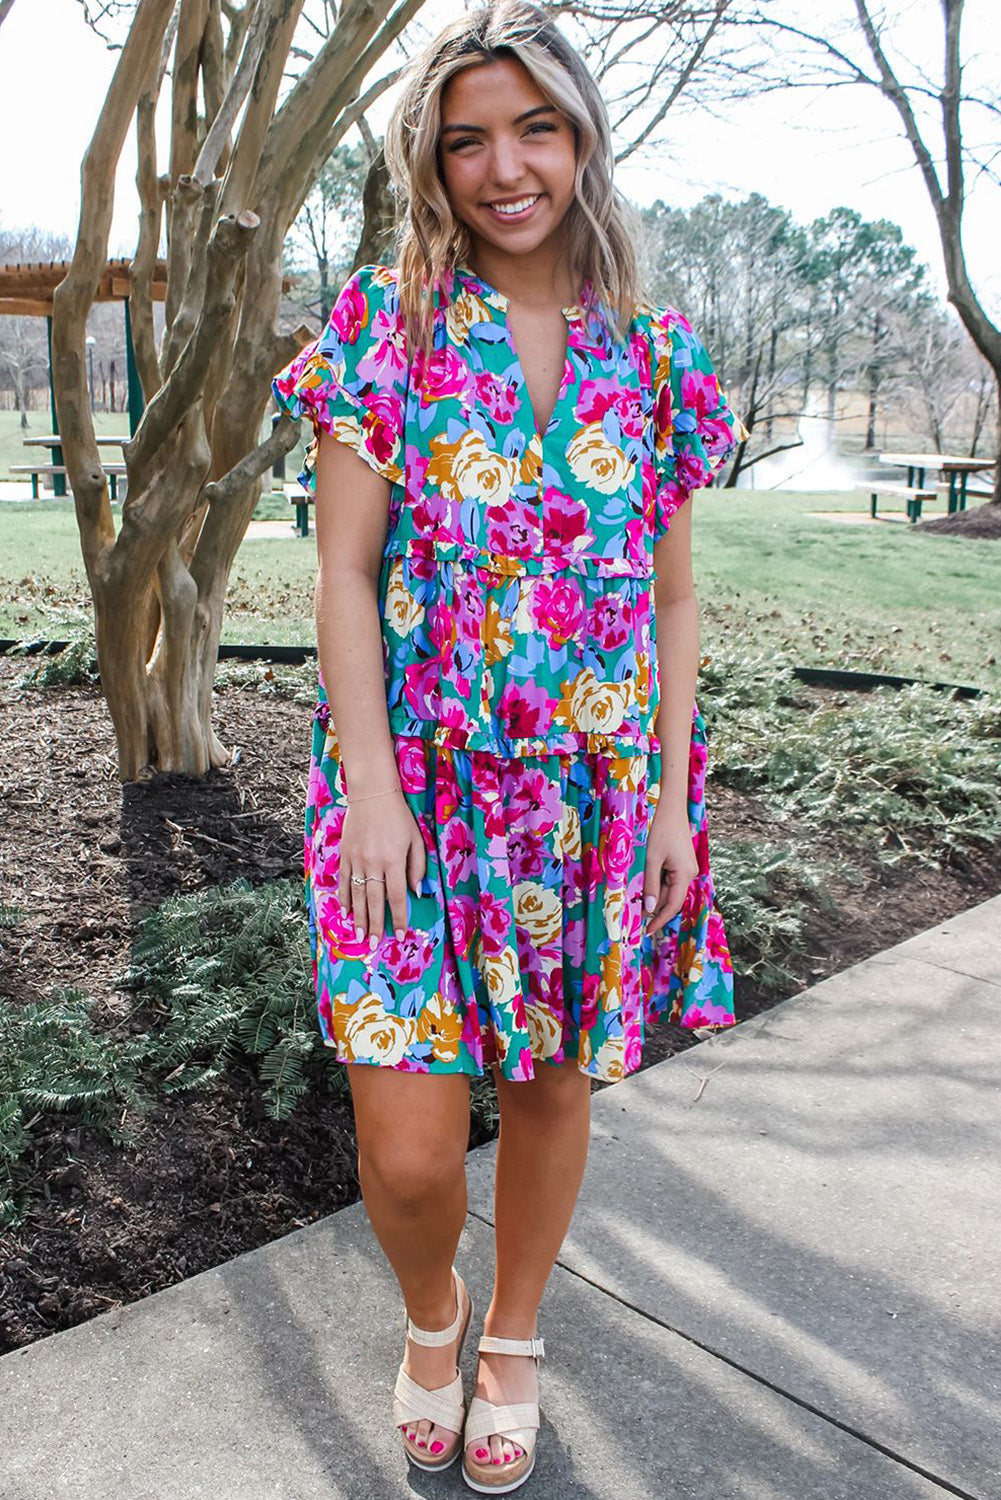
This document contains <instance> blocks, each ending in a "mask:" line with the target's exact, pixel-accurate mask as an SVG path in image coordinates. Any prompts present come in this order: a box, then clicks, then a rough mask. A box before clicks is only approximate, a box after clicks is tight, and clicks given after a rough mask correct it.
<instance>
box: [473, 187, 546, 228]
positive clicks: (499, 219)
mask: <svg viewBox="0 0 1001 1500" xmlns="http://www.w3.org/2000/svg"><path fill="white" fill-rule="evenodd" d="M527 196H528V194H527V193H523V194H522V197H527ZM544 196H545V195H544V194H543V193H536V195H535V201H534V203H530V204H529V206H528V207H527V208H525V209H522V211H521V213H520V214H503V213H500V212H499V211H498V210H497V209H496V208H494V206H493V204H492V203H485V204H484V205H483V206H484V208H485V209H486V210H487V213H488V214H489V215H490V217H491V219H493V221H494V223H495V224H524V222H525V220H526V219H529V218H531V216H532V214H534V213H535V210H536V209H537V208H538V206H539V204H540V203H541V202H542V199H543V197H544ZM496 201H497V202H498V203H503V202H504V201H505V200H504V199H503V198H498V199H497V200H496ZM507 201H508V202H509V203H517V202H518V199H517V198H509V199H508V200H507Z"/></svg>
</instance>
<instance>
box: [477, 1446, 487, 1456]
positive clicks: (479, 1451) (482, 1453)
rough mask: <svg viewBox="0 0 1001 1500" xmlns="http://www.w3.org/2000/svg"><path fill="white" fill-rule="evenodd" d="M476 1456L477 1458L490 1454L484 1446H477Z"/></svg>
mask: <svg viewBox="0 0 1001 1500" xmlns="http://www.w3.org/2000/svg"><path fill="white" fill-rule="evenodd" d="M476 1457H477V1458H489V1457H490V1454H489V1453H488V1452H487V1450H486V1449H485V1448H477V1450H476Z"/></svg>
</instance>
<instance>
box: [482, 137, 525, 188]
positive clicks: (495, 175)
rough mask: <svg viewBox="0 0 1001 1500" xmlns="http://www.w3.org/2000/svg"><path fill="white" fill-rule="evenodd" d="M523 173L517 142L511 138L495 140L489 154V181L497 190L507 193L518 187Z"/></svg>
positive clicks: (522, 163) (523, 168)
mask: <svg viewBox="0 0 1001 1500" xmlns="http://www.w3.org/2000/svg"><path fill="white" fill-rule="evenodd" d="M524 172H525V166H524V161H523V159H522V153H521V145H520V143H519V141H518V140H517V139H516V138H515V137H511V136H500V137H498V138H496V139H495V140H494V141H493V143H492V146H491V152H490V180H491V181H492V182H494V183H496V185H497V187H498V188H502V189H503V190H504V191H505V192H509V191H510V190H511V189H512V188H515V187H517V186H518V185H519V183H520V182H521V181H522V178H523V176H524Z"/></svg>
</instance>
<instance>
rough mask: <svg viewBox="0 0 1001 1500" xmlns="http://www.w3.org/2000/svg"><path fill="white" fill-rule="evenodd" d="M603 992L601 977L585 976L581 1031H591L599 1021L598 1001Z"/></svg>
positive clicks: (591, 974) (581, 1004)
mask: <svg viewBox="0 0 1001 1500" xmlns="http://www.w3.org/2000/svg"><path fill="white" fill-rule="evenodd" d="M600 992H601V975H600V974H596V973H593V972H592V973H589V974H585V975H584V994H583V997H582V999H581V1003H580V1029H581V1031H590V1030H591V1027H592V1026H594V1025H595V1023H596V1022H597V1019H598V1001H599V998H600Z"/></svg>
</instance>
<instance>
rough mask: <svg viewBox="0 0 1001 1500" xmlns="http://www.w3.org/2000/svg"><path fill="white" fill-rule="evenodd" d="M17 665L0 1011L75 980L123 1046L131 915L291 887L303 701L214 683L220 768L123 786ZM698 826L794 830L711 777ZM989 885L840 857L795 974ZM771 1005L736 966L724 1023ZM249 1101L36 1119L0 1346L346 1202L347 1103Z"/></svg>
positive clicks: (2, 785)
mask: <svg viewBox="0 0 1001 1500" xmlns="http://www.w3.org/2000/svg"><path fill="white" fill-rule="evenodd" d="M23 670H24V663H23V662H20V661H13V660H10V659H3V658H0V711H2V713H3V716H4V726H5V727H4V754H3V760H2V763H0V796H2V799H3V802H4V804H5V808H6V819H5V825H6V826H5V838H4V841H3V847H2V852H0V900H2V901H3V902H6V903H8V904H10V905H12V906H15V907H18V908H20V909H22V910H23V911H24V912H25V916H24V918H23V920H21V921H19V922H18V923H17V924H16V925H15V926H13V927H11V928H9V929H7V930H5V931H4V930H0V1003H2V1002H3V1001H6V1003H13V1004H17V1003H18V1002H19V1001H21V1000H28V999H32V998H40V997H41V996H43V995H44V994H45V993H46V992H47V991H48V989H49V987H50V986H52V985H58V986H67V987H69V986H79V987H82V988H83V989H85V990H86V991H87V992H88V994H90V995H92V996H93V997H95V1000H96V1002H97V1020H98V1021H99V1023H100V1024H102V1025H103V1024H106V1025H107V1026H108V1027H109V1028H111V1027H115V1028H116V1029H117V1032H118V1034H121V1035H127V1034H129V1032H130V1031H134V1032H138V1031H141V1030H144V1029H148V1027H149V1024H150V1019H149V1016H148V1015H144V1013H143V1010H142V997H141V995H139V996H137V995H136V994H135V993H133V992H132V991H130V990H122V989H118V988H116V981H117V979H118V977H119V976H120V975H121V974H122V972H123V971H124V969H125V968H126V966H127V964H128V961H129V952H130V942H131V935H132V932H133V927H134V923H135V921H136V920H137V919H138V917H139V916H141V915H142V914H143V913H144V912H146V911H148V910H149V909H150V908H151V907H154V906H156V905H157V904H158V903H159V902H160V901H162V900H163V899H164V898H165V897H166V896H168V895H171V894H172V893H174V892H176V891H191V890H196V889H199V888H202V887H205V886H210V885H215V884H224V883H227V882H229V881H231V880H233V879H235V878H236V877H237V876H245V877H246V878H248V879H249V880H251V881H253V882H260V881H264V880H271V879H275V878H278V877H282V876H296V877H298V876H299V875H300V873H301V851H302V842H301V826H302V809H303V804H304V799H305V771H306V762H307V759H308V742H309V731H310V725H309V717H310V711H309V708H308V706H305V705H303V704H298V703H294V702H292V701H291V700H289V699H287V698H281V697H278V696H262V695H261V694H259V693H256V692H253V691H250V690H237V689H226V690H224V691H222V692H220V693H219V694H218V707H217V712H216V723H217V727H218V730H219V732H220V734H221V737H222V739H223V741H224V743H226V744H227V745H229V746H237V747H239V750H240V757H239V760H238V763H237V764H236V765H234V766H233V767H232V768H231V769H228V770H226V771H220V772H215V773H213V774H212V775H210V776H209V777H207V778H205V779H204V780H195V779H191V778H186V777H178V776H166V777H162V778H159V779H157V780H154V781H152V782H149V783H146V784H139V785H133V786H128V787H125V788H122V786H121V785H120V783H119V781H118V778H117V773H116V769H115V764H114V743H113V737H112V734H111V728H110V723H109V721H108V718H107V714H106V711H105V708H104V704H103V702H102V700H101V698H100V695H99V693H98V691H97V690H96V689H92V688H62V689H57V688H50V689H47V690H45V691H33V692H21V691H18V690H16V688H15V686H14V683H15V679H16V677H17V676H18V675H19V674H20V673H21V672H22V671H23ZM821 691H823V690H821V689H818V690H817V692H821ZM709 817H710V848H712V845H713V844H714V843H716V842H721V841H725V840H727V839H733V838H759V839H761V840H762V841H768V842H777V841H778V842H780V841H781V840H782V839H783V838H784V839H795V837H796V831H795V829H791V828H790V826H789V825H788V824H777V823H776V820H775V818H774V816H772V815H771V814H770V813H769V811H768V809H767V808H766V807H765V806H764V805H763V804H761V803H760V802H758V801H756V800H755V799H753V798H747V797H742V796H740V795H739V794H737V793H735V792H733V791H730V790H729V789H728V788H725V787H711V795H710V802H709ZM829 852H830V853H832V854H834V853H836V849H835V848H834V846H833V845H832V846H831V847H830V850H829ZM999 888H1001V853H999V854H997V855H995V856H994V857H992V858H988V857H986V856H985V857H981V858H980V859H978V861H976V862H975V863H970V864H969V865H967V866H966V867H964V868H962V869H959V868H957V869H954V870H949V871H934V870H928V869H918V870H912V871H910V872H908V873H906V874H905V873H903V872H900V871H898V872H892V871H890V872H888V871H886V870H885V869H882V868H881V867H878V866H876V865H873V868H872V869H870V870H868V871H865V872H864V873H863V874H862V876H861V877H860V876H859V875H858V873H857V863H856V873H855V874H853V875H852V877H851V879H850V880H849V879H842V880H841V881H840V883H835V884H832V886H831V894H832V895H833V896H834V897H835V898H836V900H837V916H836V917H835V918H831V917H829V916H826V915H821V914H820V913H816V912H815V913H811V914H810V915H809V918H808V925H807V935H808V939H809V942H808V952H809V955H810V958H809V960H808V963H807V966H806V969H805V972H804V973H803V975H802V983H803V984H804V985H806V984H809V983H812V982H815V981H816V980H818V979H820V978H823V977H824V976H826V975H828V974H831V973H835V972H837V971H838V970H839V969H842V968H845V967H846V966H847V965H849V964H852V963H855V962H857V961H858V960H860V959H862V958H865V957H867V956H868V955H869V954H871V953H874V952H877V951H879V950H880V949H882V948H885V947H887V946H889V945H891V944H893V943H895V942H898V941H900V940H902V939H903V938H905V937H907V936H909V935H911V934H912V933H915V932H919V931H922V930H923V929H924V928H926V927H929V926H933V925H934V924H936V923H937V922H940V921H942V920H944V919H945V918H946V917H948V916H950V915H952V914H954V913H955V912H958V911H962V910H964V909H965V908H966V907H969V906H972V905H974V904H975V903H977V902H978V901H981V900H985V899H986V898H988V897H989V896H992V895H994V894H996V893H997V891H998V889H999ZM721 899H723V900H724V901H725V893H723V896H722V898H721ZM724 914H725V908H724ZM774 1003H775V997H774V996H770V997H764V996H762V995H760V994H759V993H757V992H756V991H755V989H754V987H753V986H752V985H750V984H748V983H746V982H744V981H743V980H742V977H741V976H740V975H738V979H737V996H736V1006H737V1014H738V1016H739V1017H740V1018H742V1019H744V1018H747V1017H748V1016H751V1015H753V1014H755V1013H756V1012H757V1011H759V1010H762V1009H765V1008H767V1007H768V1006H769V1005H771V1004H774ZM697 1045H698V1040H697V1038H695V1037H693V1036H692V1035H691V1034H690V1033H687V1032H682V1031H680V1030H679V1028H677V1027H675V1026H670V1025H667V1024H662V1025H661V1026H660V1027H659V1028H657V1029H656V1030H655V1031H654V1032H653V1034H652V1035H651V1036H650V1038H649V1041H648V1044H647V1048H646V1052H645V1057H644V1066H649V1065H650V1064H651V1063H654V1062H657V1061H660V1060H661V1059H663V1058H664V1057H667V1056H670V1055H671V1054H672V1053H675V1052H678V1051H680V1050H682V1049H683V1048H687V1047H692V1046H697ZM336 1066H337V1065H336V1064H334V1063H333V1062H331V1067H336ZM595 1087H596V1088H600V1087H603V1085H596V1086H595ZM261 1095H262V1086H261V1084H260V1083H259V1081H258V1080H257V1078H256V1076H255V1073H254V1071H253V1068H252V1066H250V1065H249V1064H248V1065H247V1066H235V1067H233V1068H231V1069H230V1070H229V1071H228V1072H227V1074H226V1075H225V1076H224V1077H223V1078H222V1079H221V1080H219V1081H218V1082H216V1083H214V1084H213V1085H211V1086H209V1087H205V1088H203V1089H201V1090H199V1091H198V1092H197V1093H190V1094H185V1095H179V1096H175V1097H171V1098H170V1099H169V1100H166V1101H165V1102H160V1103H158V1104H157V1105H156V1106H155V1107H154V1108H153V1109H152V1111H151V1112H150V1113H149V1114H148V1115H146V1116H144V1117H143V1118H142V1119H140V1120H139V1121H130V1122H129V1123H130V1124H131V1125H132V1128H133V1129H134V1130H135V1132H136V1137H137V1144H136V1146H135V1148H132V1149H127V1150H124V1151H122V1150H116V1149H114V1148H113V1147H110V1146H109V1145H108V1143H107V1141H106V1139H105V1138H104V1137H103V1136H102V1135H101V1134H100V1133H99V1132H97V1131H94V1130H91V1129H89V1128H87V1127H76V1128H67V1126H66V1125H65V1124H64V1123H60V1122H59V1121H58V1120H56V1121H53V1120H47V1121H42V1122H40V1123H39V1124H38V1125H37V1126H36V1132H35V1136H34V1146H33V1149H32V1152H31V1155H30V1158H29V1160H28V1166H29V1168H30V1178H29V1182H28V1188H27V1191H28V1197H29V1204H30V1206H29V1212H28V1215H27V1218H26V1220H25V1222H24V1223H23V1224H22V1225H21V1226H20V1227H19V1228H18V1229H17V1230H16V1231H10V1232H8V1233H7V1234H6V1235H4V1236H0V1352H2V1351H4V1350H10V1349H14V1348H17V1347H20V1346H23V1345H26V1344H29V1343H31V1342H32V1341H34V1340H36V1339H38V1338H42V1337H45V1336H46V1335H48V1334H49V1333H52V1332H54V1331H56V1330H58V1329H62V1328H68V1327H72V1326H73V1325H75V1324H78V1323H81V1322H84V1321H85V1320H86V1319H88V1318H90V1317H93V1316H94V1315H95V1314H96V1313H99V1312H103V1311H106V1310H107V1309H109V1308H111V1307H114V1306H118V1305H121V1304H123V1303H128V1302H133V1301H135V1300H137V1299H139V1298H140V1297H144V1296H147V1295H148V1294H150V1293H151V1292H155V1291H159V1290H161V1289H162V1288H164V1287H167V1286H170V1285H172V1284H173V1283H175V1282H177V1281H180V1280H182V1279H183V1278H185V1277H187V1276H191V1275H194V1274H196V1273H197V1272H199V1271H202V1270H206V1269H208V1268H209V1267H211V1266H214V1265H218V1264H220V1263H221V1262H223V1261H225V1260H227V1259H229V1258H230V1257H232V1256H234V1255H238V1254H240V1253H241V1252H243V1251H245V1250H249V1249H253V1248H255V1247H256V1246H259V1245H263V1244H266V1243H268V1242H269V1241H271V1240H274V1239H277V1238H279V1237H281V1236H282V1235H284V1234H287V1233H289V1232H290V1231H291V1230H293V1229H295V1228H298V1227H301V1226H302V1225H304V1224H307V1223H309V1222H311V1221H312V1220H314V1219H317V1218H319V1217H321V1216H323V1215H325V1214H329V1213H331V1212H332V1211H333V1210H335V1209H337V1208H341V1207H343V1206H344V1205H345V1204H347V1203H350V1202H353V1201H355V1200H356V1199H357V1197H358V1196H359V1189H358V1182H357V1177H356V1156H355V1151H356V1146H355V1137H354V1127H353V1122H352V1118H351V1112H350V1105H349V1102H348V1100H347V1098H346V1096H344V1094H343V1093H338V1094H329V1095H328V1094H326V1093H323V1094H320V1095H316V1094H309V1095H307V1096H306V1098H305V1099H304V1101H302V1102H301V1103H300V1105H299V1107H298V1108H297V1109H296V1111H295V1113H294V1114H293V1116H292V1118H291V1119H289V1120H287V1121H283V1122H276V1121H274V1120H271V1119H269V1118H268V1117H267V1115H266V1113H265V1110H264V1107H263V1104H262V1097H261ZM471 1144H479V1142H478V1141H477V1140H476V1139H473V1140H472V1141H471Z"/></svg>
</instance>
